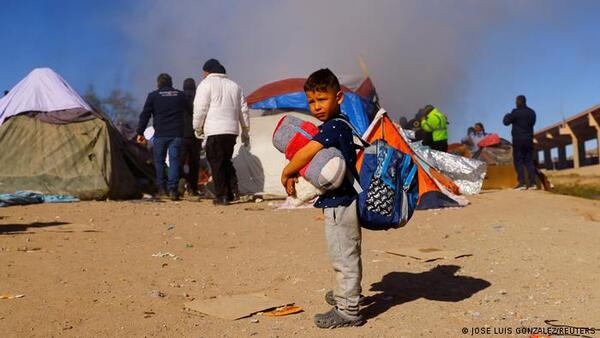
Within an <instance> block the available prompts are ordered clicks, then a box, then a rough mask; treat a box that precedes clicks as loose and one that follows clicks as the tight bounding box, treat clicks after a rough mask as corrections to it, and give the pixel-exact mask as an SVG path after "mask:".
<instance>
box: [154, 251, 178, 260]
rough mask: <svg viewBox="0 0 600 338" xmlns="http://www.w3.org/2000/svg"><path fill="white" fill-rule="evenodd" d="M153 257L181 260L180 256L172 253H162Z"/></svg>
mask: <svg viewBox="0 0 600 338" xmlns="http://www.w3.org/2000/svg"><path fill="white" fill-rule="evenodd" d="M152 257H172V258H173V260H178V259H181V258H179V256H176V255H173V254H172V253H170V252H162V251H159V252H157V253H155V254H152Z"/></svg>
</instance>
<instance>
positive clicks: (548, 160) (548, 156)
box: [544, 148, 554, 170]
mask: <svg viewBox="0 0 600 338" xmlns="http://www.w3.org/2000/svg"><path fill="white" fill-rule="evenodd" d="M544 167H545V168H546V169H548V170H552V169H554V162H553V161H552V152H551V151H550V148H544Z"/></svg>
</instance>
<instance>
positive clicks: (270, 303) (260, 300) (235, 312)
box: [184, 293, 294, 320]
mask: <svg viewBox="0 0 600 338" xmlns="http://www.w3.org/2000/svg"><path fill="white" fill-rule="evenodd" d="M293 304H294V303H293V302H289V301H281V300H277V299H273V298H269V297H267V296H266V295H264V294H262V293H251V294H244V295H232V296H221V297H215V298H210V299H198V300H195V301H192V302H189V303H186V304H184V308H185V309H186V310H187V311H189V312H191V313H204V314H208V315H211V316H215V317H219V318H223V319H229V320H236V319H241V318H245V317H249V316H251V315H253V314H256V313H259V312H264V311H266V310H270V309H274V308H279V307H282V306H285V305H293Z"/></svg>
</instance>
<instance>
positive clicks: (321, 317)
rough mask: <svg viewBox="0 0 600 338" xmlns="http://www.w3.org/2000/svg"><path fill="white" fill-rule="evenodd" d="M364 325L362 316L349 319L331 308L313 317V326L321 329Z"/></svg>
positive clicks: (334, 308)
mask: <svg viewBox="0 0 600 338" xmlns="http://www.w3.org/2000/svg"><path fill="white" fill-rule="evenodd" d="M365 323H366V321H365V319H364V318H363V316H361V315H358V316H356V317H355V318H349V317H348V316H346V315H344V314H342V313H341V312H340V310H338V309H337V308H336V307H333V308H332V309H331V310H329V311H327V312H325V313H319V314H316V315H315V325H316V326H317V327H318V328H321V329H335V328H337V327H348V326H361V325H364V324H365Z"/></svg>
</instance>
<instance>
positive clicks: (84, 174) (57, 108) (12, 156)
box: [0, 68, 153, 199]
mask: <svg viewBox="0 0 600 338" xmlns="http://www.w3.org/2000/svg"><path fill="white" fill-rule="evenodd" d="M131 146H132V145H131V144H128V143H127V141H126V140H125V139H124V138H123V137H122V136H121V135H120V134H119V132H118V131H117V130H116V129H115V127H114V126H113V125H112V123H111V122H110V120H109V119H107V118H105V117H104V116H102V114H100V113H98V112H96V111H94V110H93V109H92V108H91V107H90V106H89V105H88V104H87V103H86V102H85V100H83V98H81V96H79V94H78V93H77V92H76V91H75V90H74V89H73V88H72V87H71V86H70V85H69V84H68V83H67V82H66V81H65V80H64V79H63V78H62V77H61V76H60V75H59V74H57V73H56V72H54V71H53V70H52V69H50V68H38V69H34V70H33V71H32V72H31V73H29V75H27V76H26V77H25V78H24V79H23V80H21V81H20V82H19V83H18V84H17V85H16V86H15V87H13V88H12V89H11V90H10V92H9V93H8V94H7V95H6V96H5V97H3V98H1V99H0V148H1V149H2V152H0V163H2V165H1V166H0V193H11V192H15V191H16V190H35V191H39V192H42V193H47V194H69V195H75V196H77V197H79V198H82V199H101V198H106V197H108V198H113V199H122V198H136V197H141V193H142V190H145V189H151V188H150V187H151V186H152V185H153V184H152V177H153V172H152V167H151V166H150V165H149V164H147V163H144V162H143V161H141V160H140V159H139V158H137V157H136V156H135V155H134V154H133V151H132V149H131Z"/></svg>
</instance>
